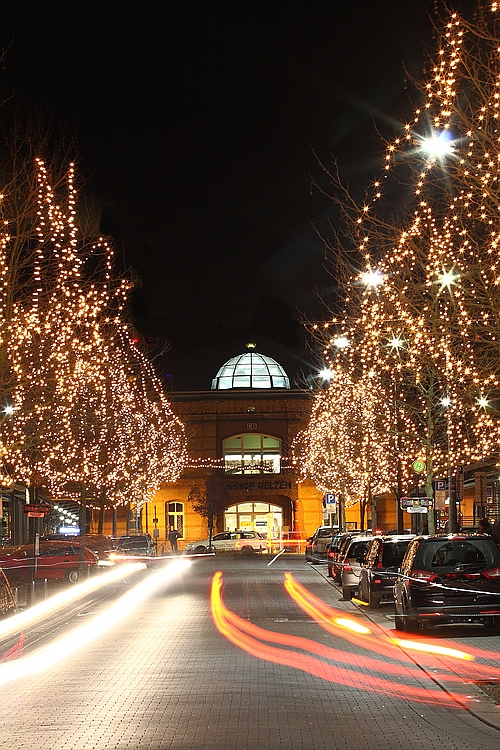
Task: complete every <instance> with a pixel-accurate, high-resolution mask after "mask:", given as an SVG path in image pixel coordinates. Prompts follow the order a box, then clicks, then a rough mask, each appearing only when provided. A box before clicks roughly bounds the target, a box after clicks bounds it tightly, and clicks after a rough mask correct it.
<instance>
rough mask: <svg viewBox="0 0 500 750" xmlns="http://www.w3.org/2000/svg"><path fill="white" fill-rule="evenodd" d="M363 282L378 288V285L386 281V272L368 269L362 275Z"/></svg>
mask: <svg viewBox="0 0 500 750" xmlns="http://www.w3.org/2000/svg"><path fill="white" fill-rule="evenodd" d="M361 282H362V283H363V284H365V286H367V287H373V288H374V289H376V288H377V287H378V286H380V285H381V284H383V283H384V274H383V273H382V272H381V271H377V270H374V271H373V270H371V269H370V270H368V271H365V273H364V274H363V275H362V276H361Z"/></svg>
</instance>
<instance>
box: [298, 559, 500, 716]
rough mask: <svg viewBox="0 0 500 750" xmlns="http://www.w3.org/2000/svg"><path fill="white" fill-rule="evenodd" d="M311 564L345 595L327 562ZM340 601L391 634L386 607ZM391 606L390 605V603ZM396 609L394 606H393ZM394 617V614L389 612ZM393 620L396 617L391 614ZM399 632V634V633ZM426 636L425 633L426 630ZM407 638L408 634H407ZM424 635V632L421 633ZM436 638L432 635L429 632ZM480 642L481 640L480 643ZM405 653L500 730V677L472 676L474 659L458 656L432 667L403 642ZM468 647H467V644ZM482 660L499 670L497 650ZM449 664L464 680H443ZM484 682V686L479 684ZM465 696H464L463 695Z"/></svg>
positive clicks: (379, 628) (476, 714)
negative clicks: (499, 679) (331, 575)
mask: <svg viewBox="0 0 500 750" xmlns="http://www.w3.org/2000/svg"><path fill="white" fill-rule="evenodd" d="M311 568H312V569H313V570H315V571H316V572H317V573H318V575H320V576H321V577H322V578H323V579H324V580H325V582H326V583H327V584H328V585H330V586H331V587H332V588H334V589H335V590H336V591H338V593H339V596H340V597H341V596H342V592H341V591H340V589H339V587H338V586H337V584H336V583H335V582H334V581H333V579H331V578H329V577H328V569H327V566H326V565H311ZM339 604H342V605H343V608H344V609H346V611H349V610H351V612H352V613H353V614H354V613H356V615H357V616H358V617H359V616H361V617H364V618H366V619H367V620H369V621H370V622H371V624H372V625H373V626H374V627H376V628H377V629H378V630H379V631H380V633H381V634H383V635H384V636H386V637H387V636H388V629H389V628H391V629H392V627H393V625H392V624H391V625H389V626H388V625H387V623H388V615H387V614H386V613H384V612H383V611H380V610H379V611H377V610H369V609H368V608H367V607H363V606H361V605H357V604H356V603H355V602H347V601H346V602H344V601H343V600H342V599H340V601H339ZM387 606H389V605H387ZM391 612H392V610H391ZM389 617H390V616H389ZM390 620H392V621H393V618H392V617H390ZM399 635H400V634H399V633H398V637H399ZM423 635H424V637H425V634H423ZM487 637H488V638H495V639H497V640H499V636H498V635H497V636H487ZM403 638H404V636H403ZM419 638H420V636H419ZM429 638H430V639H431V638H432V635H430V636H429ZM479 645H480V644H478V646H479ZM399 648H401V650H402V651H403V652H404V653H405V655H406V656H407V658H408V659H411V660H412V661H413V662H414V663H415V664H416V665H417V666H418V667H419V668H420V669H421V670H422V671H423V672H425V674H426V675H427V676H428V677H429V678H430V679H431V680H432V681H433V682H434V683H435V684H436V685H439V687H441V688H442V689H443V690H444V691H445V692H446V693H448V694H449V695H451V696H452V697H453V698H454V700H456V702H457V703H459V704H460V705H461V706H462V707H463V708H464V709H465V710H466V711H468V712H469V713H470V714H471V715H472V716H475V717H476V718H477V719H479V720H480V721H482V722H484V723H485V724H487V725H488V726H490V727H493V728H495V729H498V730H499V731H500V682H499V681H498V679H496V678H494V677H492V680H491V682H488V681H487V678H485V679H483V680H475V679H474V678H473V677H471V675H470V672H469V673H468V672H467V666H468V665H469V664H471V662H470V661H462V660H458V659H451V658H449V659H445V658H443V657H440V656H436V661H437V662H439V663H440V665H442V666H440V667H436V668H435V669H434V668H429V667H426V666H425V665H422V664H420V663H419V662H418V660H417V657H416V654H417V652H415V651H410V650H405V649H404V648H403V647H402V646H399ZM463 649H464V651H467V646H466V645H464V646H463ZM482 663H483V664H485V665H486V666H491V667H492V668H495V670H498V668H499V667H500V661H499V659H498V657H497V656H496V654H495V653H494V652H491V659H487V658H483V659H482ZM443 668H445V669H446V670H447V671H449V672H453V674H455V675H456V676H457V677H458V678H459V680H462V682H455V681H453V680H452V679H451V678H450V680H449V681H447V680H443V678H442V672H443ZM433 671H435V672H439V679H438V678H437V677H436V675H435V674H433ZM481 682H482V683H483V684H484V686H485V688H484V690H483V689H482V688H481V687H480V686H479V685H480V683H481ZM462 698H463V699H462Z"/></svg>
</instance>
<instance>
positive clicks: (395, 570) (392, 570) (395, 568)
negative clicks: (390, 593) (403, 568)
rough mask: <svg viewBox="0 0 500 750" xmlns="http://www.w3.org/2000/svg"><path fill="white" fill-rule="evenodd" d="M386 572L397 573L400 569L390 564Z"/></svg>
mask: <svg viewBox="0 0 500 750" xmlns="http://www.w3.org/2000/svg"><path fill="white" fill-rule="evenodd" d="M387 572H388V573H399V572H400V569H399V568H398V566H397V565H391V567H390V568H387Z"/></svg>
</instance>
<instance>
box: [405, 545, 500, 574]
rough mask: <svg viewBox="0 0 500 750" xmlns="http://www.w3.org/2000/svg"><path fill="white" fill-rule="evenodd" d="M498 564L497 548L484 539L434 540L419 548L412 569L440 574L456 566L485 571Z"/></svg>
mask: <svg viewBox="0 0 500 750" xmlns="http://www.w3.org/2000/svg"><path fill="white" fill-rule="evenodd" d="M498 564H499V554H498V550H497V547H496V546H495V545H494V544H492V543H491V542H488V540H486V539H467V540H465V539H463V540H462V539H440V540H437V539H436V540H433V541H430V542H429V543H428V544H422V545H421V546H420V549H419V550H418V553H417V559H416V560H415V565H414V567H416V568H422V569H423V570H435V571H441V572H442V571H443V569H444V570H446V569H450V570H453V569H455V568H456V567H457V566H459V567H462V566H463V567H469V566H474V568H475V569H476V570H485V569H489V568H492V567H496V566H498Z"/></svg>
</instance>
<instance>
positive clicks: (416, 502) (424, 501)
mask: <svg viewBox="0 0 500 750" xmlns="http://www.w3.org/2000/svg"><path fill="white" fill-rule="evenodd" d="M399 504H400V506H401V508H404V509H406V510H408V508H432V507H433V506H434V501H433V499H432V497H402V498H401V500H400V501H399ZM415 512H417V511H415Z"/></svg>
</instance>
